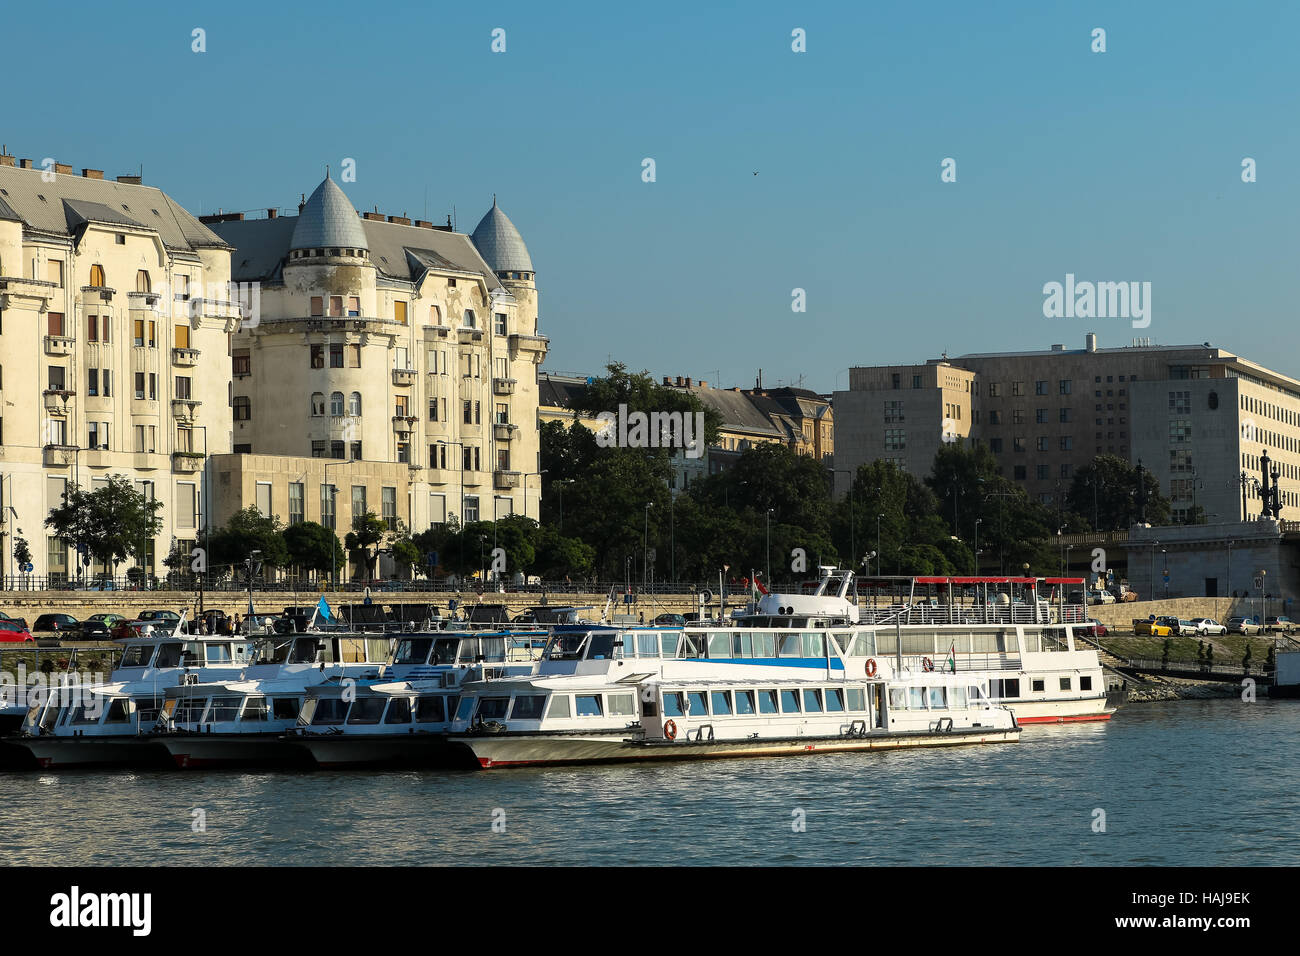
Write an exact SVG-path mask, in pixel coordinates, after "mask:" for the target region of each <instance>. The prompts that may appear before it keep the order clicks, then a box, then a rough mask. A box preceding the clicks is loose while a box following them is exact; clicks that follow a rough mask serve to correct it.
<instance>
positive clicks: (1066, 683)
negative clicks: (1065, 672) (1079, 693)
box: [1061, 677, 1070, 690]
mask: <svg viewBox="0 0 1300 956" xmlns="http://www.w3.org/2000/svg"><path fill="white" fill-rule="evenodd" d="M1069 689H1070V678H1068V677H1062V678H1061V690H1069Z"/></svg>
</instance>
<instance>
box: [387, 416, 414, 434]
mask: <svg viewBox="0 0 1300 956" xmlns="http://www.w3.org/2000/svg"><path fill="white" fill-rule="evenodd" d="M416 421H417V419H416V417H415V416H414V415H394V416H393V431H395V432H397V433H398V434H399V435H409V434H410V433H411V430H412V429H413V428H415V423H416Z"/></svg>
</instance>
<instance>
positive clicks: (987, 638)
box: [971, 631, 1002, 654]
mask: <svg viewBox="0 0 1300 956" xmlns="http://www.w3.org/2000/svg"><path fill="white" fill-rule="evenodd" d="M1001 638H1002V634H1001V632H998V633H993V632H991V631H976V632H975V633H974V634H972V635H971V649H972V650H973V651H974V652H975V653H976V654H996V653H997V652H998V651H1000V650H1001V649H1002V648H1001V647H1000V646H999V645H1000V644H1001V643H1002V639H1001Z"/></svg>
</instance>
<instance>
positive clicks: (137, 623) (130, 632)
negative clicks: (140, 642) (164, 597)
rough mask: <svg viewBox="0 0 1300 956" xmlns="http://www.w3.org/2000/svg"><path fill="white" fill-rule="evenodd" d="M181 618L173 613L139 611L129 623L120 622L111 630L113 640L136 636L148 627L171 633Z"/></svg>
mask: <svg viewBox="0 0 1300 956" xmlns="http://www.w3.org/2000/svg"><path fill="white" fill-rule="evenodd" d="M180 619H181V616H180V615H179V614H177V613H176V612H175V611H161V610H149V611H141V612H140V613H139V614H137V615H136V616H135V617H133V618H132V619H131V620H129V621H121V622H119V623H118V624H117V626H115V627H114V628H113V637H114V639H115V640H121V639H123V638H127V637H136V636H138V635H139V634H140V633H141V632H142V631H143V630H144V628H145V625H149V626H150V627H152V628H153V629H154V630H155V631H157V630H163V631H172V630H175V628H176V623H177V622H178V621H179V620H180Z"/></svg>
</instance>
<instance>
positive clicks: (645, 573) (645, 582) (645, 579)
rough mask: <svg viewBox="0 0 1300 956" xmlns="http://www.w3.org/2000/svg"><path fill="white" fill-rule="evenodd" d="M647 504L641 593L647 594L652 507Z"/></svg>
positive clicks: (643, 534)
mask: <svg viewBox="0 0 1300 956" xmlns="http://www.w3.org/2000/svg"><path fill="white" fill-rule="evenodd" d="M651 504H652V503H651V502H649V501H647V502H646V503H645V531H644V532H643V533H642V537H641V593H642V594H644V593H646V591H647V589H648V588H649V584H650V507H651Z"/></svg>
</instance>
